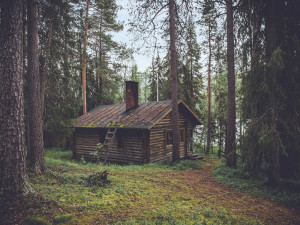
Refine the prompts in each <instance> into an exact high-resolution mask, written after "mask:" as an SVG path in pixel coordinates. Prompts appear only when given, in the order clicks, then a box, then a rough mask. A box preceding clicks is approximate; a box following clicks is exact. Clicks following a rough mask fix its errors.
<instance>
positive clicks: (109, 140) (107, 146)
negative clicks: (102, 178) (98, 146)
mask: <svg viewBox="0 0 300 225" xmlns="http://www.w3.org/2000/svg"><path fill="white" fill-rule="evenodd" d="M120 119H121V116H119V119H118V121H117V123H116V124H115V126H113V122H111V123H112V125H111V126H110V127H109V128H108V131H107V133H106V136H105V139H104V142H103V147H102V148H103V149H104V150H106V154H105V159H104V165H106V161H107V159H108V156H109V153H110V150H111V146H112V144H113V143H114V140H115V137H116V133H117V129H118V125H119V122H120Z"/></svg>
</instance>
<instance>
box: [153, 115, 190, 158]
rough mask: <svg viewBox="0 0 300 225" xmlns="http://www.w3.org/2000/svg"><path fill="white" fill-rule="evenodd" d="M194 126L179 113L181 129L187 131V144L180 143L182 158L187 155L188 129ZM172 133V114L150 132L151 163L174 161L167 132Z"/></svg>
mask: <svg viewBox="0 0 300 225" xmlns="http://www.w3.org/2000/svg"><path fill="white" fill-rule="evenodd" d="M193 127H194V125H193V124H192V123H191V122H190V121H189V120H188V119H187V118H186V117H184V116H183V114H182V113H181V112H179V129H184V130H185V142H184V143H180V158H184V157H185V156H186V154H187V144H186V143H187V142H188V135H187V132H188V129H190V128H193ZM167 131H172V123H171V113H169V114H168V115H166V116H165V117H164V118H163V119H162V120H161V121H160V122H159V123H157V124H156V125H155V126H154V127H153V128H152V129H151V130H150V162H158V161H164V160H172V150H173V148H172V146H166V140H165V135H166V134H165V132H167Z"/></svg>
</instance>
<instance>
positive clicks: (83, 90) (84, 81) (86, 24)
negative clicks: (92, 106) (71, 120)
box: [82, 0, 89, 114]
mask: <svg viewBox="0 0 300 225" xmlns="http://www.w3.org/2000/svg"><path fill="white" fill-rule="evenodd" d="M88 18H89V0H86V12H85V23H84V39H83V57H82V98H83V104H82V107H83V114H86V113H87V109H86V60H87V52H86V46H87V31H88Z"/></svg>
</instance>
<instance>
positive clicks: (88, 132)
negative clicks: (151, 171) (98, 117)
mask: <svg viewBox="0 0 300 225" xmlns="http://www.w3.org/2000/svg"><path fill="white" fill-rule="evenodd" d="M106 132H107V129H97V128H76V129H75V132H74V134H73V142H74V143H73V156H74V158H76V159H81V158H82V157H83V158H84V159H85V160H91V161H95V160H96V159H97V158H96V157H95V155H93V153H96V152H98V150H99V149H98V148H97V144H98V143H99V142H100V143H102V144H103V142H104V139H105V135H106ZM117 135H123V136H124V137H125V140H126V150H125V151H119V150H118V148H117V140H118V139H117V136H116V138H115V140H114V143H113V144H112V148H111V150H110V153H109V158H108V161H111V162H119V163H144V162H145V160H144V155H145V150H144V149H145V148H146V147H145V144H144V142H143V137H144V133H143V132H142V131H141V130H128V129H126V130H125V129H120V130H118V132H117ZM104 159H105V152H103V154H101V155H100V160H104Z"/></svg>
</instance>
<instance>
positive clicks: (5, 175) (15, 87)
mask: <svg viewBox="0 0 300 225" xmlns="http://www.w3.org/2000/svg"><path fill="white" fill-rule="evenodd" d="M0 8H1V23H0V30H1V32H2V33H1V35H0V49H1V51H0V192H2V194H3V196H4V197H6V198H13V197H15V196H16V195H18V194H23V193H28V192H33V189H32V188H31V187H30V185H29V183H28V177H27V174H26V162H25V135H24V98H23V63H22V61H23V1H22V0H11V1H1V3H0Z"/></svg>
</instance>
